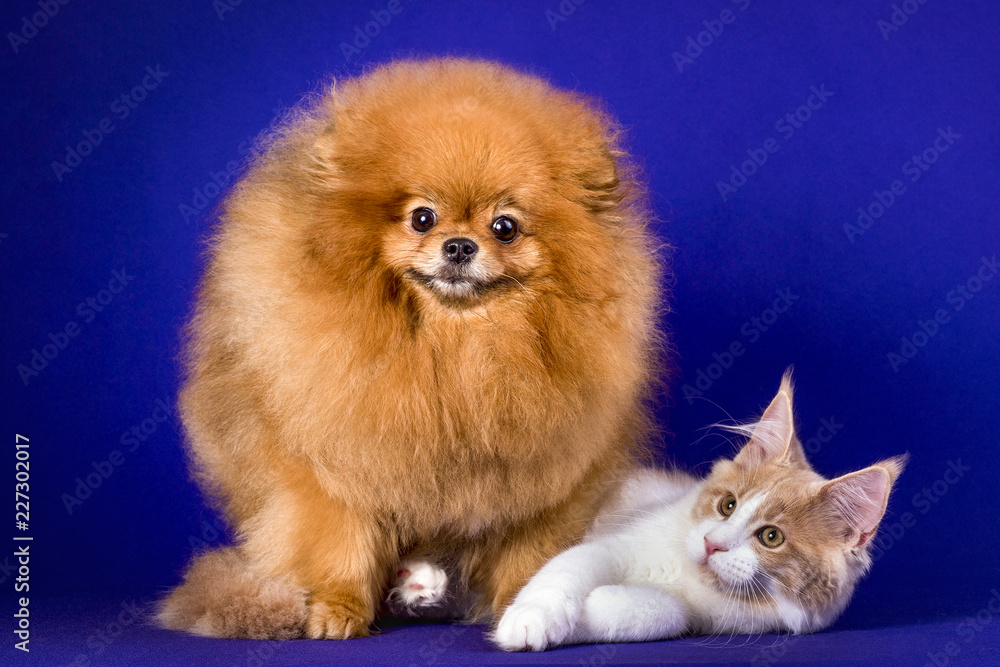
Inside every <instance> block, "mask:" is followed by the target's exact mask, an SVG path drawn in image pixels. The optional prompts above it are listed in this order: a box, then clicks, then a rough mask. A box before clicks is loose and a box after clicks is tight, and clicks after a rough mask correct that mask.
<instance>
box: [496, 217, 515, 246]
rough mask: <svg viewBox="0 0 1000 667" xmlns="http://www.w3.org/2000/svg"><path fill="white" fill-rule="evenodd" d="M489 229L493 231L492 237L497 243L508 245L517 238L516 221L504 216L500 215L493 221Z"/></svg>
mask: <svg viewBox="0 0 1000 667" xmlns="http://www.w3.org/2000/svg"><path fill="white" fill-rule="evenodd" d="M490 229H492V230H493V236H495V237H497V240H498V241H500V242H501V243H510V242H511V241H513V240H514V237H515V236H517V220H514V218H511V217H508V216H506V215H501V216H500V217H499V218H497V219H496V220H494V221H493V224H492V225H490Z"/></svg>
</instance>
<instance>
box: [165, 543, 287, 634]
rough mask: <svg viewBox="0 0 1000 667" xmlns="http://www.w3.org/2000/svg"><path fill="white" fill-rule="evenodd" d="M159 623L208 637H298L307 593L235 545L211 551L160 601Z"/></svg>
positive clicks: (201, 556)
mask: <svg viewBox="0 0 1000 667" xmlns="http://www.w3.org/2000/svg"><path fill="white" fill-rule="evenodd" d="M156 620H157V622H158V623H159V624H160V626H162V627H164V628H168V629H170V630H182V631H184V632H190V633H193V634H196V635H202V636H204V637H230V638H246V639H294V638H296V637H301V636H303V634H304V632H305V626H306V591H305V590H303V589H302V588H299V587H298V586H296V585H295V584H293V583H292V582H290V581H287V580H284V579H274V578H266V577H263V576H261V575H259V574H257V573H255V572H253V570H252V569H251V567H250V564H249V563H248V562H247V560H246V558H245V557H244V556H243V554H242V552H240V551H239V549H238V548H236V547H224V548H221V549H213V550H211V551H206V552H204V553H202V554H201V555H199V556H197V557H196V558H195V559H194V560H193V561H192V562H191V564H190V565H189V566H188V570H187V572H186V573H185V574H184V581H183V583H181V585H180V586H178V587H177V588H175V589H174V590H172V591H171V592H170V594H169V595H168V596H167V597H166V598H165V599H164V600H162V601H161V602H160V605H159V609H158V610H157V613H156Z"/></svg>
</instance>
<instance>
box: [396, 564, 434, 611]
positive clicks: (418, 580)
mask: <svg viewBox="0 0 1000 667" xmlns="http://www.w3.org/2000/svg"><path fill="white" fill-rule="evenodd" d="M447 593H448V574H447V573H446V572H445V571H444V570H443V569H442V568H440V567H437V566H436V565H434V564H432V563H428V562H427V561H423V560H412V559H411V560H404V561H403V562H402V563H400V564H399V568H398V569H397V572H396V583H395V585H394V586H393V587H392V589H391V590H390V591H389V597H388V599H387V602H388V604H389V608H390V609H391V610H392V611H393V613H395V614H397V615H402V616H420V615H422V612H423V611H425V610H427V609H429V608H431V607H437V606H440V605H442V604H443V603H444V601H445V597H446V596H447Z"/></svg>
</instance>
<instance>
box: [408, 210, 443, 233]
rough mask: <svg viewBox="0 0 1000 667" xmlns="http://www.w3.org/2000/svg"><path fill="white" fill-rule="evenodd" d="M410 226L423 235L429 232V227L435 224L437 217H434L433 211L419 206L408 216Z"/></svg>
mask: <svg viewBox="0 0 1000 667" xmlns="http://www.w3.org/2000/svg"><path fill="white" fill-rule="evenodd" d="M410 224H411V225H413V228H414V229H415V230H417V231H418V232H420V233H421V234H425V233H427V232H429V231H430V230H431V227H433V226H434V225H435V224H437V216H436V215H434V211H432V210H430V209H429V208H427V207H425V206H421V207H420V208H418V209H417V210H416V211H414V212H413V213H411V214H410Z"/></svg>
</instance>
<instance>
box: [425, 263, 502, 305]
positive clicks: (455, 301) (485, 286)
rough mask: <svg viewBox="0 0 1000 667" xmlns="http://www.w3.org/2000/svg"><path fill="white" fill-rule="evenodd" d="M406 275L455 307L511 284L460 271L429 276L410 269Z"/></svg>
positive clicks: (445, 271)
mask: <svg viewBox="0 0 1000 667" xmlns="http://www.w3.org/2000/svg"><path fill="white" fill-rule="evenodd" d="M406 275H407V277H409V278H410V279H412V280H413V281H414V282H416V283H417V284H419V285H421V286H423V287H424V288H426V289H427V290H428V291H430V292H431V293H432V294H434V295H435V296H436V297H437V298H438V299H440V300H441V301H442V302H444V303H446V304H448V305H453V306H454V305H469V304H471V303H474V302H476V301H478V300H480V299H482V298H483V297H484V296H486V295H487V294H488V293H490V292H494V291H496V290H497V289H499V288H502V287H504V286H505V285H507V283H509V282H510V279H508V278H505V277H497V278H489V279H484V278H479V277H476V276H471V275H468V274H467V273H465V272H464V271H460V270H459V271H456V270H441V271H437V272H435V273H433V274H428V273H424V272H423V271H419V270H417V269H410V270H408V271H407V272H406Z"/></svg>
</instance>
